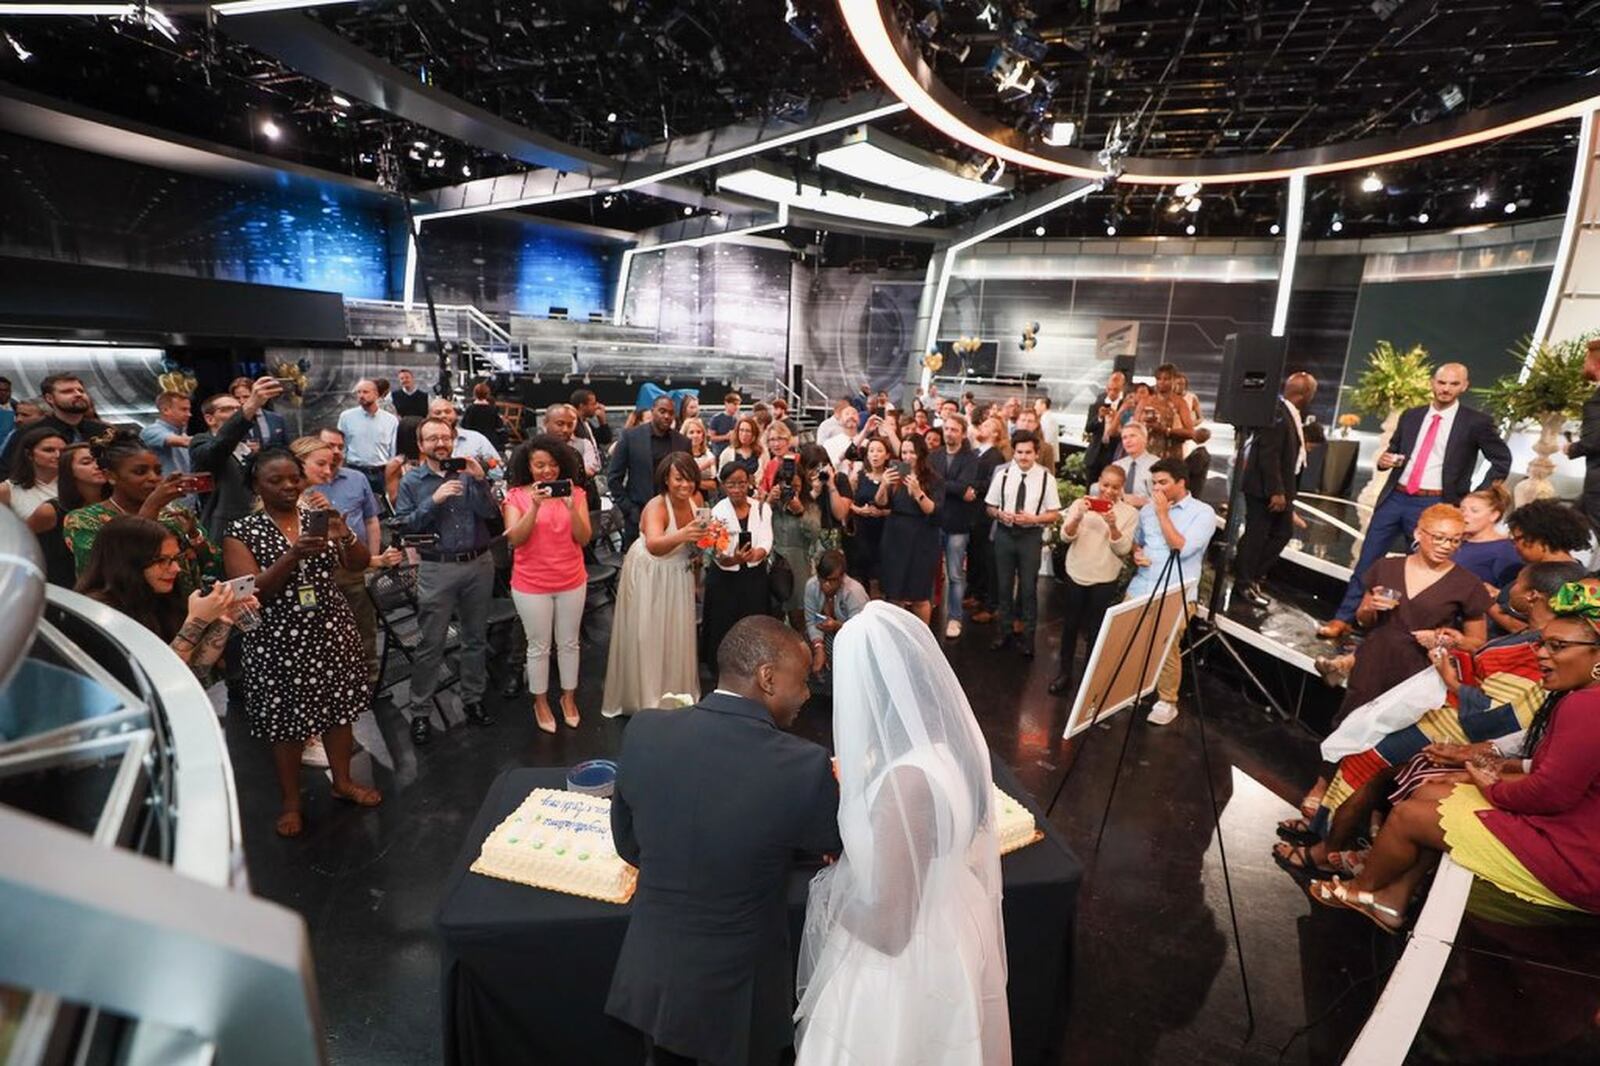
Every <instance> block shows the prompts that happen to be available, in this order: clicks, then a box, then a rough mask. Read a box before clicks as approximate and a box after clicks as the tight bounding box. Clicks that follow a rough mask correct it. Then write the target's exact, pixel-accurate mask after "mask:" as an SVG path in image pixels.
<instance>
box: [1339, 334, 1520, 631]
mask: <svg viewBox="0 0 1600 1066" xmlns="http://www.w3.org/2000/svg"><path fill="white" fill-rule="evenodd" d="M1470 384H1471V382H1469V381H1468V380H1467V368H1466V367H1464V366H1462V365H1461V364H1460V363H1446V364H1444V365H1443V366H1441V367H1440V368H1439V369H1438V370H1436V371H1434V373H1433V382H1432V390H1433V401H1432V402H1431V403H1429V404H1427V405H1426V406H1423V407H1413V408H1411V409H1410V410H1408V411H1406V412H1405V413H1404V414H1402V415H1401V416H1400V422H1399V424H1398V425H1397V426H1396V427H1395V431H1394V436H1392V437H1390V438H1389V441H1388V443H1387V444H1385V445H1384V450H1383V451H1382V452H1381V453H1379V455H1378V461H1377V468H1378V470H1380V471H1388V480H1387V481H1386V482H1385V483H1384V486H1383V490H1382V491H1381V492H1379V494H1378V505H1377V506H1376V507H1375V508H1373V511H1372V520H1371V521H1370V522H1368V523H1367V534H1366V539H1365V540H1364V541H1363V542H1362V544H1361V557H1360V558H1359V559H1358V560H1357V561H1356V565H1355V567H1354V569H1353V570H1352V571H1351V575H1350V584H1349V585H1348V587H1346V589H1345V594H1344V601H1343V602H1342V603H1340V604H1339V609H1338V610H1337V611H1336V612H1335V613H1334V616H1333V621H1331V622H1329V623H1327V624H1326V625H1324V626H1323V627H1322V628H1320V629H1318V630H1317V636H1319V637H1324V638H1327V639H1329V640H1338V639H1340V638H1342V637H1344V636H1346V635H1348V634H1349V633H1350V631H1351V623H1352V622H1353V621H1354V620H1355V617H1356V607H1357V606H1358V605H1359V604H1360V603H1361V594H1362V591H1363V586H1362V579H1363V578H1364V577H1365V575H1366V573H1367V571H1368V570H1370V569H1371V568H1372V564H1373V563H1375V562H1377V561H1378V560H1379V559H1380V558H1382V557H1383V556H1384V555H1385V554H1386V553H1387V552H1388V551H1389V546H1390V545H1391V544H1393V543H1394V541H1395V539H1396V538H1401V539H1403V540H1406V541H1409V540H1410V539H1411V537H1412V533H1413V531H1414V530H1415V529H1416V528H1417V518H1418V516H1419V515H1421V514H1422V512H1423V511H1424V510H1426V509H1427V508H1428V507H1429V506H1431V505H1433V504H1436V503H1449V504H1458V503H1460V502H1461V497H1463V496H1465V495H1466V494H1467V493H1468V492H1470V491H1472V471H1473V469H1474V468H1475V467H1476V466H1477V465H1478V457H1479V456H1480V455H1481V456H1482V457H1483V458H1484V459H1486V460H1488V463H1489V470H1488V473H1486V474H1485V475H1484V476H1483V480H1482V481H1480V482H1479V483H1478V486H1477V487H1478V488H1480V489H1483V488H1487V487H1488V486H1490V485H1491V484H1493V483H1494V482H1496V481H1504V480H1505V478H1506V475H1507V474H1508V473H1510V472H1511V449H1510V448H1508V447H1506V442H1505V441H1504V440H1503V439H1502V438H1501V437H1500V434H1499V432H1498V431H1496V429H1495V426H1494V420H1493V419H1491V418H1490V417H1489V416H1488V415H1486V414H1484V413H1483V412H1482V411H1478V410H1474V409H1473V408H1471V407H1468V406H1467V405H1466V404H1464V403H1462V402H1461V401H1460V396H1461V394H1462V393H1464V392H1466V391H1467V387H1468V386H1469V385H1470ZM1374 476H1377V475H1374Z"/></svg>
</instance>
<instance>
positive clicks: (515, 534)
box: [504, 436, 591, 733]
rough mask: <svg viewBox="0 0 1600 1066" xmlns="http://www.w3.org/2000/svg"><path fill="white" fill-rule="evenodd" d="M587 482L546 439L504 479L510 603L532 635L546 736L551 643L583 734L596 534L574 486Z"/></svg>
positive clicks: (532, 678) (574, 457) (525, 450)
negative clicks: (581, 639) (581, 702)
mask: <svg viewBox="0 0 1600 1066" xmlns="http://www.w3.org/2000/svg"><path fill="white" fill-rule="evenodd" d="M582 478H583V467H582V461H581V460H580V459H579V458H578V453H577V452H574V451H573V450H572V449H571V448H569V447H567V446H566V445H565V444H563V443H561V442H560V441H559V440H557V439H556V438H554V437H549V436H539V437H534V438H533V439H531V440H529V441H528V442H527V443H525V444H523V445H521V446H520V447H518V448H517V450H516V452H515V453H513V454H512V456H511V463H510V465H509V469H508V470H507V473H506V481H507V483H508V484H509V485H510V486H511V487H510V489H509V491H507V493H506V502H505V506H504V517H505V522H506V543H507V544H509V545H510V546H511V553H512V554H511V601H512V602H513V603H515V604H516V606H517V614H518V615H519V616H520V617H521V618H522V628H523V631H524V632H525V633H527V635H528V682H529V687H530V688H531V689H532V690H533V715H534V718H535V719H537V720H538V723H539V728H540V729H542V730H544V731H545V732H546V733H554V732H555V731H556V719H555V715H554V714H552V713H551V712H550V698H549V696H548V694H547V692H546V690H547V689H549V687H550V646H551V644H552V643H554V645H555V649H556V664H557V666H558V667H559V668H560V670H561V718H562V720H563V721H565V722H566V723H567V725H568V726H570V727H572V728H573V729H576V728H577V727H578V698H577V690H578V632H579V629H580V627H581V625H582V623H583V600H584V594H585V592H586V591H587V589H588V581H589V575H588V571H587V570H586V569H585V568H584V565H583V546H584V545H585V544H587V543H589V537H590V534H591V528H590V525H589V505H588V502H587V501H586V500H585V499H584V495H583V490H582V489H581V488H579V487H578V484H577V483H578V482H580V481H581V480H582ZM552 634H553V635H554V639H553V641H552Z"/></svg>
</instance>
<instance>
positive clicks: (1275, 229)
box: [1267, 222, 1283, 237]
mask: <svg viewBox="0 0 1600 1066" xmlns="http://www.w3.org/2000/svg"><path fill="white" fill-rule="evenodd" d="M1267 232H1268V233H1270V234H1272V235H1273V236H1274V237H1276V236H1277V235H1278V234H1280V233H1282V232H1283V227H1282V226H1280V225H1278V224H1277V223H1276V222H1274V223H1273V224H1272V225H1270V226H1268V227H1267Z"/></svg>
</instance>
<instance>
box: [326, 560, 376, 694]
mask: <svg viewBox="0 0 1600 1066" xmlns="http://www.w3.org/2000/svg"><path fill="white" fill-rule="evenodd" d="M333 580H334V582H335V583H336V584H337V585H338V586H339V591H340V592H342V593H344V598H345V600H346V601H348V602H349V604H350V610H351V612H352V613H354V614H355V616H356V629H358V630H360V631H361V646H362V647H363V648H365V649H366V652H367V681H368V683H370V684H374V685H375V684H377V683H378V609H377V608H376V607H375V606H373V603H372V597H371V596H368V595H367V578H366V574H365V573H364V572H362V571H358V570H343V569H337V570H335V571H334V572H333Z"/></svg>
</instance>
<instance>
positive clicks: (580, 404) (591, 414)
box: [567, 389, 614, 455]
mask: <svg viewBox="0 0 1600 1066" xmlns="http://www.w3.org/2000/svg"><path fill="white" fill-rule="evenodd" d="M567 402H568V403H570V404H572V406H573V408H574V409H576V410H577V412H578V436H580V437H583V438H585V439H587V440H588V441H589V443H590V444H593V445H594V450H595V452H596V454H599V455H604V454H605V453H606V448H607V447H608V446H609V445H610V444H611V441H612V440H613V439H614V437H613V436H612V433H611V426H610V424H609V423H607V422H606V407H605V404H603V403H601V402H600V399H599V397H597V396H595V394H594V390H593V389H573V390H572V396H571V397H570V398H569V399H568V400H567Z"/></svg>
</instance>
